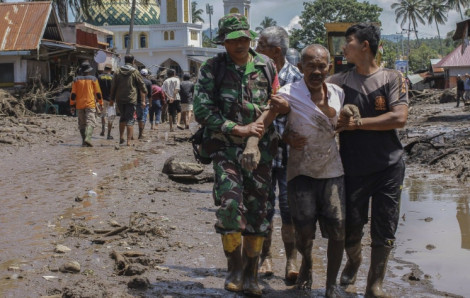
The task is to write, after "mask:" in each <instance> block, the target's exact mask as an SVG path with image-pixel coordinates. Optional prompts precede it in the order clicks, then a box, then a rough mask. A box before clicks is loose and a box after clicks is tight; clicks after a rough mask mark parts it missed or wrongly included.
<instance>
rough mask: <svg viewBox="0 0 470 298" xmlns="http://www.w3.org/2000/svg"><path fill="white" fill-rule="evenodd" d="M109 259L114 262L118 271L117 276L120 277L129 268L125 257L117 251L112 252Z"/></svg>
mask: <svg viewBox="0 0 470 298" xmlns="http://www.w3.org/2000/svg"><path fill="white" fill-rule="evenodd" d="M111 258H113V259H114V260H116V269H117V270H118V274H119V275H122V274H123V273H124V272H125V271H126V269H127V267H129V261H127V259H126V257H124V256H123V255H122V254H120V253H118V252H117V251H113V252H112V253H111Z"/></svg>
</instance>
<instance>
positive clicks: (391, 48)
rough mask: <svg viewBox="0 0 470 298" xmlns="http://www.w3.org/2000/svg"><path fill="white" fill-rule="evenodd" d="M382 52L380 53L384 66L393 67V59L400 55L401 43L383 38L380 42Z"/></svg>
mask: <svg viewBox="0 0 470 298" xmlns="http://www.w3.org/2000/svg"><path fill="white" fill-rule="evenodd" d="M382 46H383V49H384V53H383V55H382V63H383V65H384V67H386V68H395V60H398V58H399V57H400V55H401V44H399V43H396V42H393V41H389V40H383V43H382Z"/></svg>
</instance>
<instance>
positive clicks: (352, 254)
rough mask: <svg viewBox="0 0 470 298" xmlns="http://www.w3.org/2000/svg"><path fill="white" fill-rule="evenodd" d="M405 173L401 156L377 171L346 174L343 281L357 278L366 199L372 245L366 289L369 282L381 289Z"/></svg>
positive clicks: (348, 282)
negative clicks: (355, 174) (357, 174)
mask: <svg viewBox="0 0 470 298" xmlns="http://www.w3.org/2000/svg"><path fill="white" fill-rule="evenodd" d="M404 177H405V164H404V162H403V160H402V159H400V160H399V161H398V162H397V163H396V164H394V165H391V166H389V167H388V168H386V169H384V170H382V171H380V172H378V173H373V174H370V175H367V176H348V175H347V176H345V185H346V241H345V250H346V255H347V257H348V261H347V263H346V266H345V268H344V270H343V272H342V274H341V283H342V284H343V285H347V284H352V283H354V282H355V281H356V276H357V271H358V269H359V265H360V264H361V261H362V256H361V240H362V236H363V228H364V225H365V224H366V223H367V222H368V210H369V203H371V204H372V206H371V213H372V214H371V238H372V244H371V246H372V254H373V255H374V256H372V257H371V268H370V270H369V277H370V278H368V280H370V283H368V286H367V290H369V292H370V291H371V290H370V289H372V288H373V286H372V285H380V286H379V287H378V288H379V290H376V291H375V292H377V293H379V292H381V291H382V282H383V277H384V276H385V271H386V265H387V260H388V255H389V253H390V250H391V248H392V247H393V246H394V243H395V232H396V229H397V226H398V220H399V213H400V197H401V192H402V188H403V180H404ZM373 259H374V260H375V262H373ZM372 263H374V264H372ZM374 272H375V273H374ZM367 290H366V291H367Z"/></svg>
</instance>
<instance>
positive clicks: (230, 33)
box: [212, 13, 258, 44]
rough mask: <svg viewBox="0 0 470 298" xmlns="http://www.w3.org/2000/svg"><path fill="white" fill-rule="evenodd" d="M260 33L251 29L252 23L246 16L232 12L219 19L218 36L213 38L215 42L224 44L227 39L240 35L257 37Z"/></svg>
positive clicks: (250, 37) (251, 37)
mask: <svg viewBox="0 0 470 298" xmlns="http://www.w3.org/2000/svg"><path fill="white" fill-rule="evenodd" d="M257 36H258V34H257V33H256V32H254V31H252V30H250V25H249V24H248V20H247V19H246V17H245V16H243V15H241V14H238V13H231V14H228V15H225V16H223V17H222V18H221V19H220V20H219V31H218V32H217V36H216V37H215V38H214V39H213V40H212V42H213V43H215V44H222V43H224V41H226V40H227V39H236V38H240V37H248V38H249V39H255V38H256V37H257Z"/></svg>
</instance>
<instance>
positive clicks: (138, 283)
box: [127, 277, 150, 290]
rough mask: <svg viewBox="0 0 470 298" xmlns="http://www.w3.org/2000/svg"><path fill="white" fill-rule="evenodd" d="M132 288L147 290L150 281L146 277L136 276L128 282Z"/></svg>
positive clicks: (128, 285)
mask: <svg viewBox="0 0 470 298" xmlns="http://www.w3.org/2000/svg"><path fill="white" fill-rule="evenodd" d="M127 287H129V288H130V289H139V290H145V289H148V288H149V287H150V281H149V280H148V278H146V277H136V278H134V279H132V280H131V281H129V282H128V283H127Z"/></svg>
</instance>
